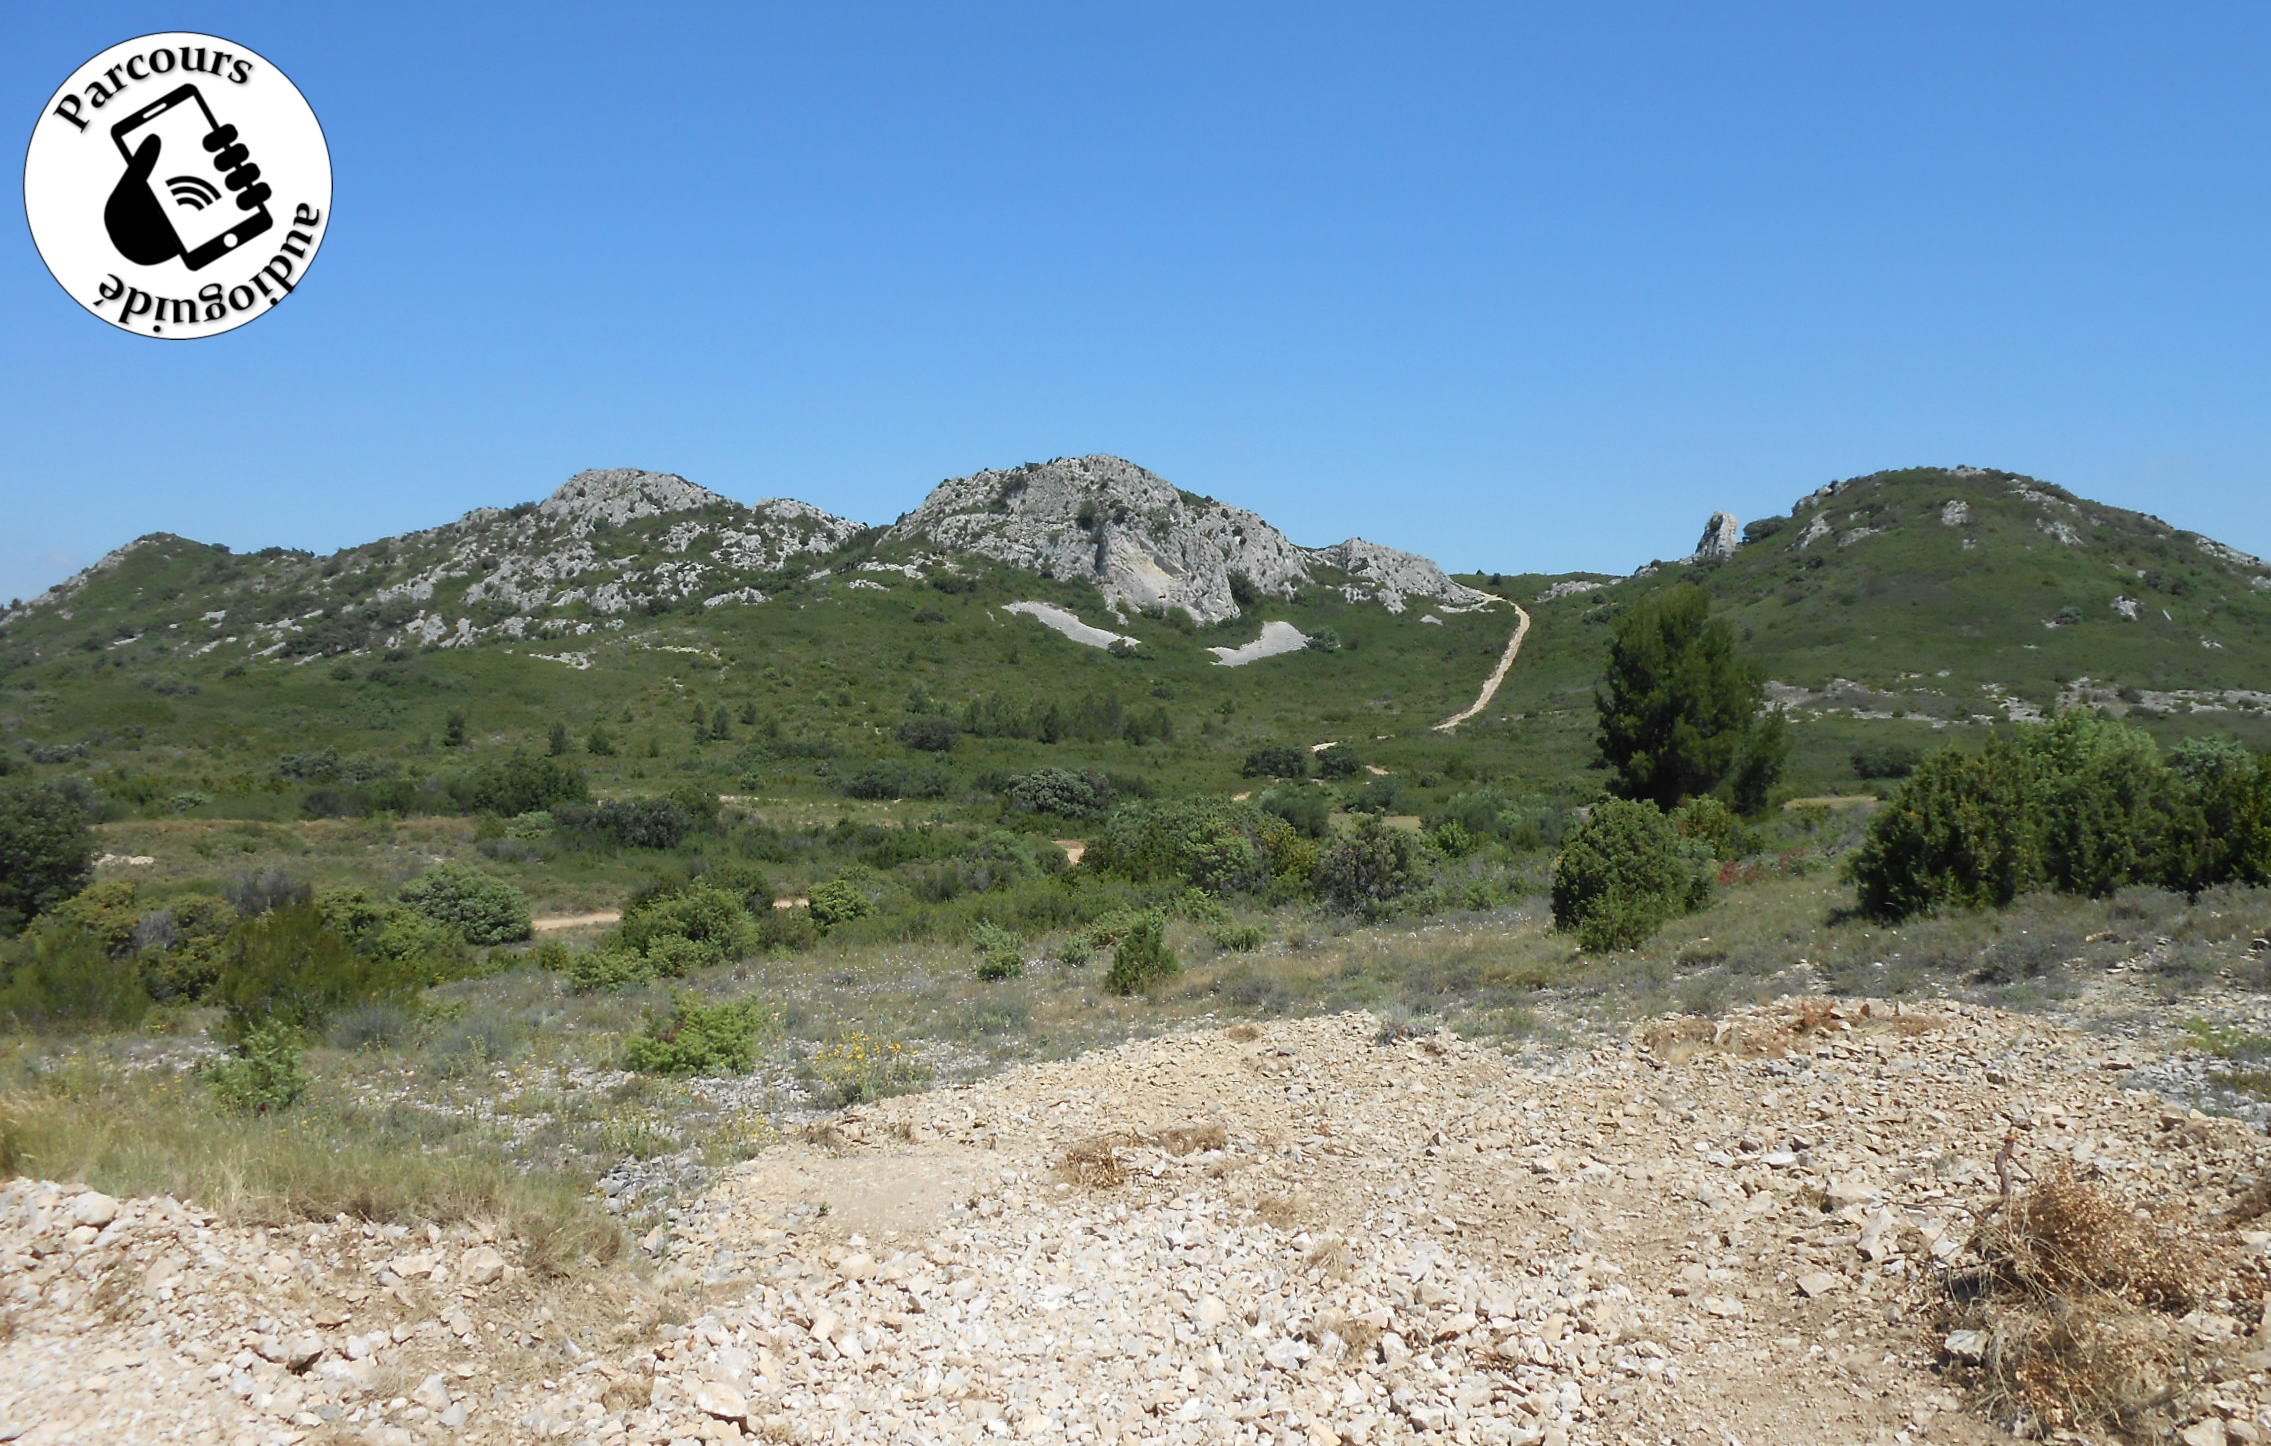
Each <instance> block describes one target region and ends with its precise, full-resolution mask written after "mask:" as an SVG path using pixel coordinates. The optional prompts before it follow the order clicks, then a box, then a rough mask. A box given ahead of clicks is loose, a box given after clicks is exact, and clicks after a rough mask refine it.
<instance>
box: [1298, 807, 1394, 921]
mask: <svg viewBox="0 0 2271 1446" xmlns="http://www.w3.org/2000/svg"><path fill="white" fill-rule="evenodd" d="M1412 854H1413V849H1412V839H1411V835H1410V834H1407V833H1405V832H1404V831H1403V830H1402V829H1398V828H1390V827H1389V826H1388V825H1387V824H1385V823H1383V822H1381V821H1380V819H1379V818H1378V817H1376V816H1372V815H1366V816H1365V817H1363V818H1360V819H1358V820H1357V822H1356V827H1355V828H1353V829H1351V830H1350V831H1349V832H1348V834H1347V836H1346V837H1344V838H1342V839H1341V840H1340V841H1339V842H1337V843H1334V844H1331V845H1329V846H1328V847H1327V848H1326V849H1325V851H1324V852H1323V853H1322V854H1320V855H1319V856H1318V859H1317V871H1316V873H1315V874H1314V875H1313V876H1312V877H1311V879H1310V886H1311V887H1312V888H1314V889H1315V890H1316V891H1317V897H1318V898H1319V899H1321V900H1323V901H1324V903H1325V904H1326V905H1327V906H1328V907H1331V908H1335V909H1339V910H1341V911H1343V912H1344V913H1368V914H1369V913H1378V912H1380V911H1381V910H1382V909H1383V908H1385V907H1386V906H1387V905H1388V904H1390V903H1393V902H1394V901H1395V900H1396V899H1399V898H1401V897H1403V896H1404V895H1405V894H1407V893H1409V892H1411V889H1412V887H1413V884H1414V882H1415V880H1414V878H1413V870H1412Z"/></svg>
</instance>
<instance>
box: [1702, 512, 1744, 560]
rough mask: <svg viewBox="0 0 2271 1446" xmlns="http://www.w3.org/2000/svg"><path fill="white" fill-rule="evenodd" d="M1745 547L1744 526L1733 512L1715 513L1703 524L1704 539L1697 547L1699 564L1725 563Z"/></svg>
mask: <svg viewBox="0 0 2271 1446" xmlns="http://www.w3.org/2000/svg"><path fill="white" fill-rule="evenodd" d="M1742 545H1743V526H1742V524H1741V523H1739V522H1737V521H1736V520H1735V514H1734V513H1732V512H1714V513H1712V514H1711V520H1710V521H1709V522H1706V523H1704V524H1703V538H1702V540H1701V541H1699V542H1697V543H1696V545H1695V560H1696V561H1698V562H1723V561H1725V560H1726V559H1728V558H1730V557H1733V556H1734V555H1735V549H1736V548H1738V547H1741V546H1742Z"/></svg>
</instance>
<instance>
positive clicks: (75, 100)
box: [24, 34, 331, 341]
mask: <svg viewBox="0 0 2271 1446" xmlns="http://www.w3.org/2000/svg"><path fill="white" fill-rule="evenodd" d="M24 212H25V214H26V215H27V216H28V217H29V218H30V220H31V228H32V241H33V242H34V244H36V245H37V246H38V247H39V254H40V257H41V259H42V260H44V261H46V262H47V269H48V270H49V271H52V272H54V273H55V279H56V280H57V281H59V282H61V283H62V284H63V289H64V290H65V291H68V292H70V293H71V295H72V297H73V298H74V299H76V300H77V301H78V303H79V304H80V305H81V306H84V307H85V308H87V310H89V311H91V312H93V313H94V314H95V315H97V316H99V317H101V318H102V319H103V320H105V321H107V322H109V323H111V324H112V325H113V326H119V327H124V328H125V329H126V330H128V331H131V332H134V333H136V334H138V335H141V336H155V337H163V338H165V339H167V340H169V341H172V340H179V339H182V338H185V337H200V336H215V335H218V334H219V333H221V332H224V331H231V330H234V329H235V328H237V327H240V326H242V325H244V324H245V323H246V322H248V321H250V320H252V319H253V318H254V317H256V316H259V315H261V314H262V313H263V312H265V311H267V310H268V308H270V307H272V306H274V305H275V304H276V303H277V302H279V301H282V300H283V299H284V298H285V297H287V296H290V295H291V294H292V290H293V288H294V287H296V286H298V285H299V284H300V282H301V281H302V280H304V279H305V278H306V276H307V270H308V267H309V266H310V265H311V264H312V263H313V262H314V261H315V253H316V248H317V247H318V246H320V245H322V244H323V231H324V224H325V222H326V221H327V220H328V219H329V218H330V214H331V152H330V150H329V149H328V148H327V147H326V146H325V145H324V143H323V127H322V126H320V125H318V124H317V123H316V119H315V112H314V111H312V110H310V109H309V108H308V103H307V100H306V98H305V97H303V96H302V95H301V94H300V92H299V90H298V89H297V88H296V87H295V86H294V85H293V84H292V83H291V82H290V81H289V80H286V79H285V78H284V73H283V72H282V71H280V70H278V69H277V68H276V67H275V66H273V65H270V64H269V63H268V62H267V61H266V60H263V59H262V58H261V57H259V56H258V55H255V54H253V53H252V52H251V51H249V50H247V49H245V48H244V47H243V46H241V45H236V44H233V43H231V42H229V41H226V40H222V39H219V38H218V37H215V36H211V35H191V34H173V35H145V36H143V37H142V38H141V39H139V40H129V41H127V42H126V43H125V44H123V45H114V46H112V47H111V48H110V49H108V50H106V51H104V52H103V53H102V54H100V55H98V56H96V57H95V58H94V59H92V60H90V61H88V62H87V63H86V64H85V65H82V66H80V67H79V70H78V73H77V74H75V75H73V76H72V77H71V78H70V79H69V80H68V81H66V82H64V84H63V87H62V89H60V90H58V91H56V92H55V94H54V96H53V97H51V98H50V99H49V100H48V103H47V109H46V110H44V111H42V112H41V114H40V118H39V121H38V124H36V125H35V126H34V127H33V128H32V143H31V149H30V151H29V153H28V154H27V155H26V156H25V158H24Z"/></svg>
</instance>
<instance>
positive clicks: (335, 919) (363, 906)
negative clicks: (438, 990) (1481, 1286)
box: [315, 889, 472, 984]
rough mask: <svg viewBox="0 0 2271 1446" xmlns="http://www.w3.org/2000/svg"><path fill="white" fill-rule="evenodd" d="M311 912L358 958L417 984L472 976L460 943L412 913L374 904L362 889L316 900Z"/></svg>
mask: <svg viewBox="0 0 2271 1446" xmlns="http://www.w3.org/2000/svg"><path fill="white" fill-rule="evenodd" d="M315 906H316V909H317V911H318V912H319V913H321V914H322V915H323V917H324V921H325V922H326V923H328V924H330V925H331V927H332V928H334V929H337V930H338V931H339V933H340V935H341V937H343V938H344V939H346V941H347V942H348V944H349V945H351V946H352V947H353V948H354V950H355V951H356V952H357V953H359V954H363V955H366V956H368V957H369V958H372V959H375V960H378V961H380V962H382V963H384V964H387V965H389V966H391V967H394V968H397V969H400V970H401V971H402V972H403V973H405V974H406V975H408V976H410V977H412V978H415V979H416V980H417V981H418V982H419V983H421V984H439V983H441V982H443V981H444V980H447V979H459V978H463V977H464V976H465V975H466V974H467V973H469V972H470V970H471V965H472V958H471V956H470V955H469V954H468V952H467V950H466V944H465V940H464V938H463V937H462V936H460V935H459V934H458V932H457V931H456V930H455V929H452V928H450V927H448V926H447V925H444V924H438V923H436V922H434V921H433V920H432V919H429V918H427V917H426V916H425V915H424V914H421V913H418V912H417V911H416V910H414V909H409V908H405V907H404V906H402V905H400V904H389V903H386V902H385V901H383V900H379V899H373V898H372V897H371V896H370V895H369V894H367V893H365V892H364V891H363V890H361V889H339V890H336V891H334V892H332V893H328V894H321V895H318V896H317V898H316V900H315Z"/></svg>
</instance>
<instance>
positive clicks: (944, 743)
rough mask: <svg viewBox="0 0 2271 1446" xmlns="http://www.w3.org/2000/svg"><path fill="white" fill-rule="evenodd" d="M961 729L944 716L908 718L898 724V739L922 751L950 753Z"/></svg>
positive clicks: (959, 739) (959, 738) (960, 736)
mask: <svg viewBox="0 0 2271 1446" xmlns="http://www.w3.org/2000/svg"><path fill="white" fill-rule="evenodd" d="M961 738H962V730H961V729H959V728H957V727H955V726H954V725H953V724H952V723H951V722H949V721H947V720H946V719H944V718H909V719H908V720H907V721H906V722H904V723H902V724H900V725H899V741H900V742H901V743H902V744H904V745H906V746H907V747H909V748H914V749H919V750H920V751H922V752H924V753H951V752H952V751H953V750H954V745H955V744H956V743H958V742H960V741H961Z"/></svg>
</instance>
